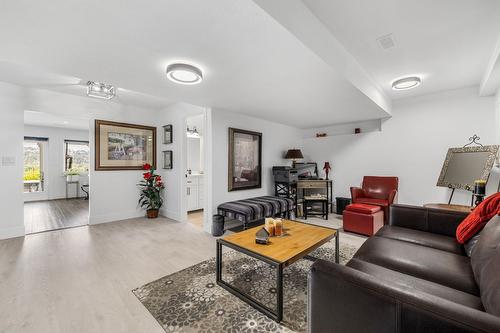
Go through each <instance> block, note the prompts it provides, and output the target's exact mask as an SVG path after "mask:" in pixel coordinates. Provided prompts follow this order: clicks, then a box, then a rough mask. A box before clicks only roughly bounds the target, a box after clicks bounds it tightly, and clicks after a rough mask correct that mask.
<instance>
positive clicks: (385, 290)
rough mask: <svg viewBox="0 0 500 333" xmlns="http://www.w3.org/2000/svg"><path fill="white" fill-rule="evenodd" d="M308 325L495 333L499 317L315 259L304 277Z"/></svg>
mask: <svg viewBox="0 0 500 333" xmlns="http://www.w3.org/2000/svg"><path fill="white" fill-rule="evenodd" d="M308 325H309V332H311V333H318V332H321V333H327V332H347V333H356V332H500V318H498V317H495V316H493V315H490V314H488V313H485V312H482V311H479V310H475V309H472V308H469V307H466V306H463V305H460V304H457V303H454V302H451V301H448V300H445V299H442V298H439V297H436V296H434V295H430V294H427V293H424V292H420V291H417V290H415V289H412V288H409V287H406V286H402V285H396V284H395V283H394V281H377V280H376V279H374V278H373V277H372V276H370V275H368V274H366V273H363V272H360V271H357V270H355V269H352V268H350V267H346V266H342V265H338V264H334V263H331V262H327V261H324V260H318V261H317V262H316V263H314V265H313V266H312V268H311V271H310V272H309V275H308Z"/></svg>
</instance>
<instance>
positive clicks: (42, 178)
mask: <svg viewBox="0 0 500 333" xmlns="http://www.w3.org/2000/svg"><path fill="white" fill-rule="evenodd" d="M23 149H24V175H23V191H24V201H35V200H48V199H49V194H48V193H49V192H48V188H47V185H48V184H47V178H46V175H47V164H48V140H47V139H25V140H24V145H23Z"/></svg>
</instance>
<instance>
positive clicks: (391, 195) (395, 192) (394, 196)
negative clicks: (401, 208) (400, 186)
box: [387, 190, 398, 205]
mask: <svg viewBox="0 0 500 333" xmlns="http://www.w3.org/2000/svg"><path fill="white" fill-rule="evenodd" d="M387 201H389V205H392V204H395V203H398V190H392V191H391V193H389V198H388V199H387Z"/></svg>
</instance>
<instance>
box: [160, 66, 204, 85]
mask: <svg viewBox="0 0 500 333" xmlns="http://www.w3.org/2000/svg"><path fill="white" fill-rule="evenodd" d="M167 77H168V79H169V80H170V81H172V82H175V83H180V84H198V83H200V82H201V81H202V80H203V73H202V72H201V70H200V69H199V68H198V67H195V66H193V65H188V64H182V63H176V64H170V65H168V66H167Z"/></svg>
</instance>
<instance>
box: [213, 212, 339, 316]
mask: <svg viewBox="0 0 500 333" xmlns="http://www.w3.org/2000/svg"><path fill="white" fill-rule="evenodd" d="M294 222H297V221H294ZM299 223H301V222H299ZM334 230H335V231H336V232H335V236H334V237H335V262H336V263H339V231H338V229H334ZM222 246H227V247H229V248H231V249H233V250H236V251H238V252H241V253H243V254H246V255H248V256H250V257H252V258H255V259H258V260H261V261H263V262H265V263H267V264H269V265H271V266H272V268H274V267H276V301H277V302H276V304H277V308H276V311H274V310H273V309H271V308H268V307H267V306H265V305H264V304H262V303H261V302H259V301H258V300H256V299H253V298H252V297H251V296H249V295H247V294H245V293H244V292H242V291H241V290H239V289H237V288H235V287H233V286H232V285H230V284H229V283H227V282H225V281H224V280H223V279H222ZM264 246H265V245H264ZM303 258H304V259H309V260H316V259H317V258H314V257H312V256H310V255H305V256H304V257H303ZM286 266H288V264H287V263H286V262H278V261H276V260H273V259H271V258H269V257H266V256H263V255H261V254H259V253H256V252H254V251H250V250H248V249H245V248H244V247H241V246H238V245H235V244H233V243H230V242H227V241H225V240H224V239H222V238H219V239H217V255H216V280H217V284H218V285H219V286H221V287H222V288H224V289H226V290H227V291H229V292H230V293H231V294H233V295H235V296H236V297H238V298H239V299H241V300H242V301H244V302H246V303H247V304H249V305H251V306H252V307H253V308H255V309H257V310H259V311H260V312H262V313H264V314H265V315H267V316H268V317H270V318H272V319H273V320H275V321H276V322H278V323H279V322H280V321H281V320H282V319H283V269H284V268H285V267H286Z"/></svg>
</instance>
